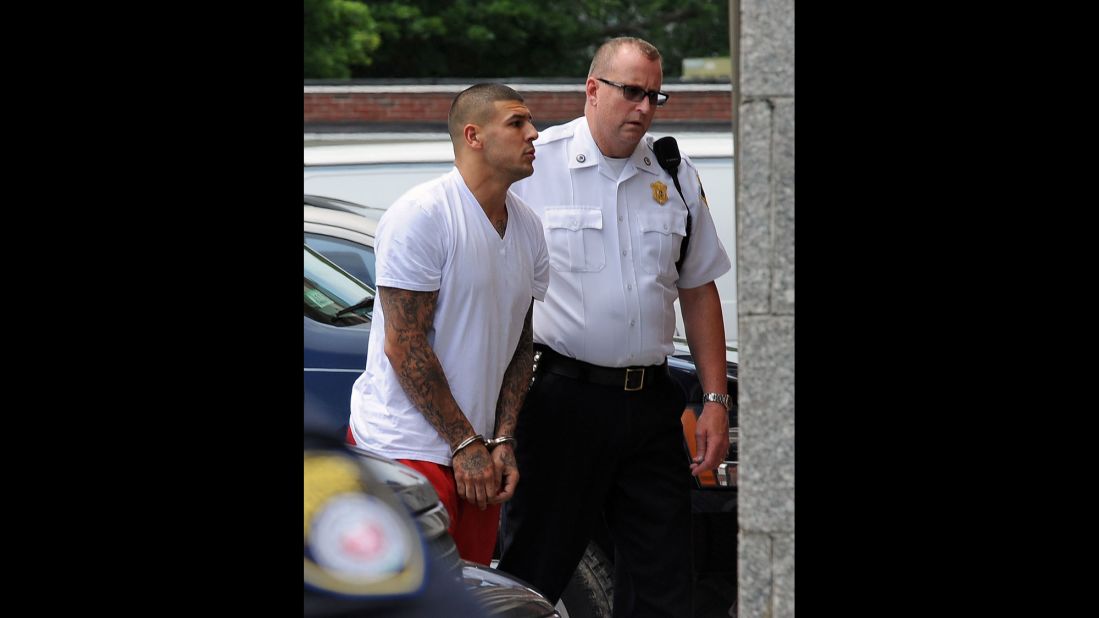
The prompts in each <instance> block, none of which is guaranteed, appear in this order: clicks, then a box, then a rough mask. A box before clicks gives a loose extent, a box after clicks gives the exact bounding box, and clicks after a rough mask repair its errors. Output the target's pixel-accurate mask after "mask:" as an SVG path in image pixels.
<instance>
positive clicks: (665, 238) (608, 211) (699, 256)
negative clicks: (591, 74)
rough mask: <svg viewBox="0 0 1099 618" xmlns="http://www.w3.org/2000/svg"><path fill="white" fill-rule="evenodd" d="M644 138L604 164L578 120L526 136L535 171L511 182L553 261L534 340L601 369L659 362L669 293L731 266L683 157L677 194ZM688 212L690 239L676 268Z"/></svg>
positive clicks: (668, 320)
mask: <svg viewBox="0 0 1099 618" xmlns="http://www.w3.org/2000/svg"><path fill="white" fill-rule="evenodd" d="M652 142H653V137H652V135H646V136H645V137H644V138H643V139H642V140H641V142H640V143H638V145H637V148H636V149H634V152H633V154H631V155H630V156H629V157H628V158H627V159H623V160H618V161H614V160H610V159H607V158H606V157H604V156H603V155H602V153H601V152H600V151H599V148H598V146H596V145H595V140H594V139H592V136H591V131H590V130H589V129H588V122H587V119H586V118H583V117H580V118H577V119H576V120H573V121H572V122H569V123H566V124H562V125H557V126H553V127H549V128H547V129H546V130H544V131H541V133H540V135H539V137H538V139H537V140H535V142H534V145H535V147H536V148H537V150H538V160H536V161H535V162H534V175H533V176H530V177H529V178H524V179H523V180H520V181H519V182H516V183H515V184H514V185H512V190H513V191H514V192H515V194H516V195H518V196H519V197H520V198H522V199H523V200H524V202H525V203H526V204H527V205H528V206H530V208H531V209H532V210H534V212H535V213H536V214H537V215H538V216H539V217H540V218H541V219H542V225H543V227H544V228H545V233H546V243H547V244H548V245H549V252H550V264H551V265H552V266H553V287H552V288H551V289H550V290H549V292H548V293H547V294H546V300H545V302H542V303H538V305H537V306H536V307H535V308H534V340H535V341H537V342H539V343H544V344H546V345H548V346H550V347H552V348H553V349H555V350H557V351H558V352H560V353H562V354H564V355H566V356H570V357H572V358H578V359H580V360H583V361H586V362H589V363H593V364H595V365H601V366H604V367H626V366H630V365H656V364H659V363H662V362H664V358H665V357H666V356H667V355H668V354H671V353H672V352H673V351H674V349H675V348H674V346H673V344H672V336H673V335H674V333H675V309H674V306H673V304H672V303H673V302H675V299H676V298H678V296H679V288H685V289H689V288H694V287H698V286H700V285H703V284H706V283H709V282H710V281H713V280H714V279H716V278H717V277H719V276H721V275H723V274H725V272H727V271H728V270H729V269H730V268H731V267H732V262H730V260H729V256H728V254H726V252H725V248H724V247H723V246H722V244H721V240H720V239H719V238H718V236H717V228H716V226H715V225H714V219H713V217H712V216H711V215H710V208H709V206H708V205H707V204H706V201H705V200H704V199H703V197H702V183H701V180H700V179H699V177H698V171H697V170H696V169H695V167H694V164H693V163H691V160H690V158H689V157H687V156H686V155H683V156H682V162H681V163H680V165H679V174H678V175H679V181H680V184H681V186H682V187H683V197H680V195H679V192H678V191H677V190H676V188H675V183H674V182H673V181H672V178H671V176H670V175H668V173H667V172H665V171H664V169H663V168H661V167H660V164H659V163H658V162H657V159H656V155H655V154H654V153H653V149H652ZM623 161H624V163H622V162H623ZM684 200H686V204H684ZM687 208H690V211H691V240H690V242H689V243H688V245H687V254H686V256H685V258H684V260H683V269H682V271H677V270H676V267H675V261H676V260H677V259H679V247H680V244H681V243H682V242H683V238H684V237H685V236H686V224H687Z"/></svg>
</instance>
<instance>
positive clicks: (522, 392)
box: [496, 299, 534, 436]
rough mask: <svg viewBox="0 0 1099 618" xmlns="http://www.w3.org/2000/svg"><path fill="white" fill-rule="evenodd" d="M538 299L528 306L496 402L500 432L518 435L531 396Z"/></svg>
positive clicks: (505, 434) (497, 422) (497, 427)
mask: <svg viewBox="0 0 1099 618" xmlns="http://www.w3.org/2000/svg"><path fill="white" fill-rule="evenodd" d="M533 315H534V299H531V301H530V307H528V308H527V317H526V319H525V320H524V322H523V332H522V334H521V335H519V344H518V345H517V346H516V347H515V354H514V355H512V357H511V363H509V364H508V368H507V370H506V371H505V372H504V383H503V384H502V385H501V386H500V398H499V399H498V400H497V401H496V435H497V436H513V435H515V422H516V420H517V419H518V417H519V409H520V408H522V407H523V400H524V399H526V397H527V387H529V386H530V378H531V376H532V375H533V374H534V328H533V325H532V319H533Z"/></svg>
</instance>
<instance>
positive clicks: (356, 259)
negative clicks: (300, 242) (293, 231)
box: [305, 232, 375, 288]
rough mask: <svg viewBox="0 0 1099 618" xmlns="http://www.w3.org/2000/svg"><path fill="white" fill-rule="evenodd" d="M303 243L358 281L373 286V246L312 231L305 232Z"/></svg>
mask: <svg viewBox="0 0 1099 618" xmlns="http://www.w3.org/2000/svg"><path fill="white" fill-rule="evenodd" d="M305 244H306V246H308V247H309V248H310V249H313V250H315V251H316V252H317V253H319V254H321V255H323V256H324V257H326V258H328V259H329V260H332V261H333V262H335V264H336V266H339V267H340V268H342V269H344V270H346V271H347V272H348V273H350V274H351V276H353V277H355V278H356V279H358V280H359V281H362V282H363V283H365V284H367V285H369V286H370V287H372V288H373V287H375V283H374V282H375V275H374V274H375V270H374V248H373V247H367V246H365V245H360V244H359V243H357V242H352V241H350V240H344V239H342V238H334V237H332V236H325V235H324V234H316V233H313V232H305Z"/></svg>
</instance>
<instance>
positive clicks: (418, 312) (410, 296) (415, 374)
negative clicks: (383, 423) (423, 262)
mask: <svg viewBox="0 0 1099 618" xmlns="http://www.w3.org/2000/svg"><path fill="white" fill-rule="evenodd" d="M378 298H379V299H380V300H381V304H382V313H383V315H384V316H385V355H386V356H387V357H388V358H389V361H390V363H392V365H393V371H394V372H395V373H396V374H397V380H398V381H399V382H400V383H401V388H403V389H404V391H405V394H407V395H408V398H409V400H410V401H412V404H413V405H415V406H416V408H417V409H419V410H420V413H421V414H423V415H424V418H425V419H427V422H429V423H431V426H432V427H434V428H435V430H436V431H438V432H439V435H440V436H442V437H443V439H444V440H446V441H447V442H448V443H449V444H450V447H451V448H454V447H455V446H456V445H457V444H458V443H459V442H461V441H462V440H464V439H465V438H467V437H469V436H470V435H471V434H472V433H473V426H472V425H471V424H470V422H469V420H468V419H467V418H466V417H465V414H463V413H462V410H461V408H459V407H458V402H456V401H455V400H454V395H453V394H452V393H451V392H450V384H449V383H448V382H447V380H446V374H445V373H444V372H443V367H442V365H441V364H440V363H439V357H437V356H436V355H435V350H433V349H431V345H430V344H429V343H428V340H427V334H428V332H430V331H431V327H432V324H433V318H434V316H435V303H436V301H437V300H438V298H439V292H438V291H435V292H412V291H410V290H402V289H400V288H391V287H384V286H380V287H379V288H378Z"/></svg>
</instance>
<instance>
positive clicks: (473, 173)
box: [455, 164, 511, 225]
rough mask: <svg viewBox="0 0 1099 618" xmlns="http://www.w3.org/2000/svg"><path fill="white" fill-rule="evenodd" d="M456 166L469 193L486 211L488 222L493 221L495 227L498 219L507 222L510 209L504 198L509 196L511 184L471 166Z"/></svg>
mask: <svg viewBox="0 0 1099 618" xmlns="http://www.w3.org/2000/svg"><path fill="white" fill-rule="evenodd" d="M455 165H456V167H457V168H458V173H459V174H461V175H462V180H463V181H465V183H466V187H467V188H469V192H470V193H472V194H473V197H475V198H477V203H478V204H479V205H480V206H481V209H482V210H484V211H485V216H487V217H488V220H489V221H492V222H493V224H494V225H495V222H496V221H497V220H498V219H502V220H504V221H507V215H508V209H507V204H506V203H505V201H504V198H505V197H506V196H507V192H508V187H510V186H511V183H507V184H505V183H503V182H501V181H499V180H497V179H495V178H493V177H492V176H491V175H490V174H488V173H479V170H477V169H476V168H472V169H471V168H470V166H465V165H458V164H455Z"/></svg>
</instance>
